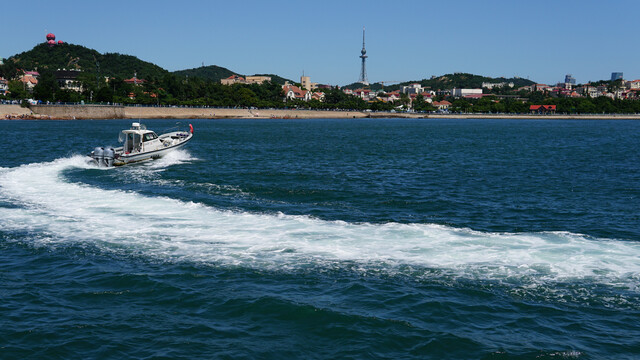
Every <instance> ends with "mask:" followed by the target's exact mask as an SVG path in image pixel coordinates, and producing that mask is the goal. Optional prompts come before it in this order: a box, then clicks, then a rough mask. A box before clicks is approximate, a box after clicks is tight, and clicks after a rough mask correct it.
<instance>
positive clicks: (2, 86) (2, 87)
mask: <svg viewBox="0 0 640 360" xmlns="http://www.w3.org/2000/svg"><path fill="white" fill-rule="evenodd" d="M8 91H9V81H8V80H6V79H4V78H1V77H0V94H2V95H6V94H7V92H8Z"/></svg>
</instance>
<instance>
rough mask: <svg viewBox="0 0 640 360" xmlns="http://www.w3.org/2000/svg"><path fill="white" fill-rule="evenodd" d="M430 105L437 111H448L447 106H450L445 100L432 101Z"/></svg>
mask: <svg viewBox="0 0 640 360" xmlns="http://www.w3.org/2000/svg"><path fill="white" fill-rule="evenodd" d="M432 105H433V106H434V107H435V108H436V109H438V110H442V111H446V110H449V106H451V103H450V102H448V101H447V100H442V101H434V102H433V103H432Z"/></svg>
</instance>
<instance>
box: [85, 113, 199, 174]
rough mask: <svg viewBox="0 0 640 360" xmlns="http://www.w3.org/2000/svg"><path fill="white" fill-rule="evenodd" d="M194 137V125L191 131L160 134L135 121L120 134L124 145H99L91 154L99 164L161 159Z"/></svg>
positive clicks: (109, 164)
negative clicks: (114, 146) (115, 146)
mask: <svg viewBox="0 0 640 360" xmlns="http://www.w3.org/2000/svg"><path fill="white" fill-rule="evenodd" d="M191 138H193V126H192V125H191V124H189V131H173V132H168V133H166V134H162V135H160V136H158V135H156V133H155V132H153V131H151V130H147V127H146V126H145V125H144V124H140V123H137V122H134V123H133V124H131V128H130V129H127V130H122V132H121V133H120V136H119V140H120V142H122V143H123V146H121V147H117V148H111V147H97V148H95V149H94V150H93V151H92V152H91V154H89V156H90V157H91V158H92V159H93V160H94V161H95V162H96V164H98V166H106V167H110V166H120V165H126V164H131V163H135V162H139V161H145V160H153V159H159V158H161V157H162V156H164V155H166V154H167V153H168V152H170V151H173V150H176V149H179V148H181V147H183V146H185V145H186V144H187V143H188V142H189V140H191Z"/></svg>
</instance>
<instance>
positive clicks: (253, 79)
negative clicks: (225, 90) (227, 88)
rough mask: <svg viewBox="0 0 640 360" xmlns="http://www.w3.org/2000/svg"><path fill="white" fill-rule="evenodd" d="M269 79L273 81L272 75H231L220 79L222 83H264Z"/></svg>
mask: <svg viewBox="0 0 640 360" xmlns="http://www.w3.org/2000/svg"><path fill="white" fill-rule="evenodd" d="M267 81H271V76H258V75H256V76H247V77H242V76H239V75H231V76H229V77H228V78H226V79H220V84H222V85H233V84H262V83H265V82H267Z"/></svg>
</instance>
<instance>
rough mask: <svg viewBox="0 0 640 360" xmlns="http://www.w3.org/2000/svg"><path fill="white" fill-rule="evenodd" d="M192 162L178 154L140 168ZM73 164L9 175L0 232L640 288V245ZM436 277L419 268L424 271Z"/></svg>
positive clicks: (2, 192)
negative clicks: (128, 185)
mask: <svg viewBox="0 0 640 360" xmlns="http://www.w3.org/2000/svg"><path fill="white" fill-rule="evenodd" d="M193 160H194V158H192V157H191V156H190V155H189V154H188V153H187V152H186V151H183V152H182V153H179V154H177V155H176V157H175V158H169V159H167V160H166V162H164V163H158V164H157V165H156V164H154V165H153V166H140V167H138V168H136V169H135V170H134V171H139V172H144V171H146V170H150V171H154V170H156V169H162V168H165V167H167V166H172V165H173V164H179V163H182V162H185V161H193ZM70 168H84V169H92V168H94V166H93V165H91V164H90V163H89V162H88V161H87V160H86V157H84V156H73V157H70V158H64V159H58V160H55V161H52V162H48V163H37V164H28V165H22V166H20V167H16V168H12V169H5V170H4V171H2V172H1V173H0V200H1V201H0V203H11V204H13V205H14V206H4V207H0V217H1V218H2V219H3V221H2V222H0V231H4V232H14V231H25V230H26V231H29V232H31V233H36V234H47V236H38V237H34V241H46V242H47V243H49V244H54V243H65V244H67V243H71V244H91V245H95V246H98V247H99V248H101V249H103V250H104V251H116V252H124V253H131V254H143V256H148V257H155V258H159V259H166V260H169V261H190V262H198V263H205V264H216V265H222V266H243V267H251V268H259V269H268V270H285V271H286V270H296V269H304V268H308V267H332V266H342V264H349V266H350V267H351V268H357V269H361V271H365V272H367V271H380V270H382V271H385V272H398V271H400V272H404V273H407V274H410V273H416V272H415V269H416V268H418V269H431V270H435V272H437V273H438V274H443V273H444V274H446V275H447V276H452V277H462V278H471V279H480V280H490V281H494V280H497V281H506V282H509V281H517V282H520V283H530V284H537V283H548V282H565V281H588V282H595V283H602V284H608V285H613V286H623V287H625V288H627V289H629V290H631V291H634V292H637V291H640V290H639V289H638V287H637V283H638V280H639V279H640V263H638V261H637V259H638V258H639V257H640V244H639V243H638V242H635V241H626V240H616V239H597V238H591V237H589V236H585V235H581V234H573V233H569V232H557V231H555V232H538V233H488V232H479V231H474V230H471V229H461V228H452V227H448V226H444V225H436V224H401V223H387V224H371V223H348V222H343V221H325V220H319V219H315V218H312V217H309V216H292V215H285V214H279V215H271V214H258V213H250V212H232V211H223V210H219V209H216V208H214V207H210V206H206V205H203V204H199V203H194V202H188V201H179V200H176V199H171V198H167V197H153V196H145V195H141V194H139V193H136V192H132V191H122V190H104V189H100V188H97V187H93V186H89V185H87V184H83V183H74V182H69V181H67V180H66V179H65V178H64V176H63V172H64V171H65V170H67V169H70ZM37 239H46V240H37ZM353 264H355V265H353ZM435 272H434V271H418V273H421V274H422V276H431V275H430V274H434V273H435ZM439 276H441V275H439Z"/></svg>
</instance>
